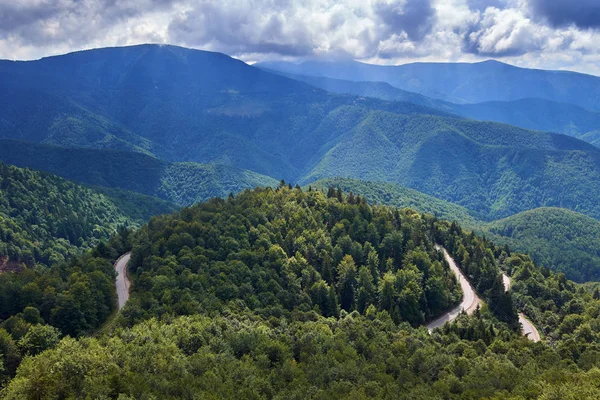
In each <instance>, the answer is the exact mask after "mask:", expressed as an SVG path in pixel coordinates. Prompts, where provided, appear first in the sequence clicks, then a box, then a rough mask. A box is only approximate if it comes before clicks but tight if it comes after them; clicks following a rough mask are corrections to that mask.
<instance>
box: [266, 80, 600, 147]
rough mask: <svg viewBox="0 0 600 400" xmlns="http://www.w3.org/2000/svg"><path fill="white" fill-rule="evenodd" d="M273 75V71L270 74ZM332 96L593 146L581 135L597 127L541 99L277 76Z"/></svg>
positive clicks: (582, 114)
mask: <svg viewBox="0 0 600 400" xmlns="http://www.w3.org/2000/svg"><path fill="white" fill-rule="evenodd" d="M274 72H277V71H274ZM278 73H280V74H282V75H284V76H287V77H289V78H292V79H296V80H299V81H302V82H305V83H308V84H310V85H312V86H315V87H318V88H321V89H324V90H327V91H329V92H333V93H341V94H354V95H358V96H367V97H375V98H378V99H382V100H390V101H407V102H410V103H415V104H420V105H423V106H427V107H431V108H436V109H438V110H441V111H445V112H450V113H453V114H456V115H460V116H463V117H465V118H470V119H476V120H480V121H494V122H501V123H505V124H509V125H514V126H518V127H520V128H525V129H532V130H538V131H545V132H556V133H563V134H566V135H569V136H574V137H578V138H580V139H582V140H586V141H588V142H590V143H593V142H594V141H593V140H588V139H592V137H591V136H590V135H588V136H586V135H585V134H586V133H587V132H589V131H591V130H595V129H598V128H599V127H600V113H598V112H594V111H589V110H586V109H584V108H582V107H578V106H575V105H572V104H567V103H557V102H554V101H550V100H543V99H521V100H515V101H492V102H484V103H476V104H455V103H450V102H447V101H442V100H436V99H433V98H430V97H426V96H423V95H420V94H417V93H412V92H408V91H406V90H402V89H398V88H396V87H394V86H392V85H390V84H388V83H385V82H364V81H363V82H354V81H346V80H341V79H333V78H324V77H315V76H305V75H294V74H287V73H283V72H278Z"/></svg>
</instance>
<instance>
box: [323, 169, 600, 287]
mask: <svg viewBox="0 0 600 400" xmlns="http://www.w3.org/2000/svg"><path fill="white" fill-rule="evenodd" d="M311 187H313V188H318V189H320V190H324V191H327V190H328V189H329V188H330V187H333V188H336V189H337V188H340V189H341V190H343V191H344V192H346V193H350V192H353V193H361V195H362V196H363V197H364V198H365V199H366V200H367V201H369V202H371V203H377V204H385V205H390V206H394V207H399V208H406V207H409V208H413V209H415V210H418V211H419V212H422V213H429V214H432V215H435V216H437V217H438V218H441V219H445V220H448V221H456V222H458V223H459V224H461V225H462V226H463V227H465V228H467V229H470V230H474V231H476V232H478V233H480V234H485V235H486V236H487V237H489V238H490V239H492V240H493V241H494V242H495V243H497V244H500V245H504V244H508V245H509V246H510V247H511V248H512V249H515V250H518V251H522V252H525V253H527V254H529V255H530V256H531V257H532V258H533V260H534V261H535V262H537V263H538V264H539V265H543V266H544V267H546V268H549V269H550V270H552V271H555V272H563V273H564V274H565V275H566V276H567V277H568V278H569V279H573V280H575V281H578V282H586V281H594V280H598V279H600V253H599V251H598V249H599V248H600V222H599V221H598V220H596V219H593V218H590V217H587V216H585V215H582V214H580V213H576V212H573V211H570V210H566V209H562V208H538V209H534V210H528V211H524V212H522V213H518V214H515V215H512V216H510V217H508V218H505V219H501V220H496V221H485V220H483V219H481V218H479V217H478V216H477V214H476V213H474V212H472V211H470V210H468V209H466V208H462V207H459V206H457V205H454V204H452V203H447V202H444V201H442V200H439V199H437V198H435V197H431V196H427V195H425V194H423V193H420V192H417V191H415V190H412V189H407V188H405V187H402V186H399V185H396V184H389V183H382V182H368V181H359V180H355V179H344V178H335V179H324V180H320V181H317V182H314V183H313V184H311Z"/></svg>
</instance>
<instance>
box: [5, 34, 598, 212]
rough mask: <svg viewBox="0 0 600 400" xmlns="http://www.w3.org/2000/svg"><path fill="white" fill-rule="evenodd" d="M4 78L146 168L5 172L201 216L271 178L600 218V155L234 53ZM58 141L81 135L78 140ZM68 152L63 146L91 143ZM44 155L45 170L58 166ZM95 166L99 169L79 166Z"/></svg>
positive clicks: (13, 68)
mask: <svg viewBox="0 0 600 400" xmlns="http://www.w3.org/2000/svg"><path fill="white" fill-rule="evenodd" d="M459 67H460V68H462V67H463V66H457V67H456V68H459ZM448 68H449V69H451V70H452V69H453V68H455V67H448ZM511 71H512V70H511ZM0 74H2V76H3V77H5V78H6V79H3V80H2V82H1V83H0V85H3V87H5V88H6V89H7V90H6V91H0V97H1V96H5V97H6V98H5V100H4V102H5V103H6V104H8V103H10V98H12V95H11V96H9V95H7V94H6V93H21V95H22V96H25V95H24V93H25V94H27V96H29V97H31V98H34V99H35V98H37V97H36V95H35V94H39V96H40V97H44V96H55V97H58V98H60V99H61V101H62V102H63V103H65V104H66V103H67V102H69V104H71V103H72V104H75V105H76V106H77V107H79V108H80V109H84V110H87V111H89V112H90V113H92V114H93V115H94V116H97V117H98V118H103V119H104V120H106V121H107V124H108V125H106V126H108V127H114V135H115V137H117V136H118V137H119V138H120V140H124V141H126V142H127V143H128V146H129V147H127V146H124V147H123V150H128V151H130V153H131V154H135V155H131V156H128V157H125V155H124V154H123V153H120V152H119V151H115V150H114V149H113V150H112V152H109V151H108V150H110V149H106V148H104V147H106V146H104V140H100V142H101V143H96V142H93V141H92V142H90V143H91V145H93V146H94V147H101V148H102V150H106V151H107V152H106V153H94V154H96V156H93V155H92V153H91V152H93V149H88V150H87V151H88V152H87V153H86V152H85V149H83V150H82V149H80V148H77V150H74V151H73V153H78V154H80V155H69V154H67V151H66V150H63V153H62V155H61V156H60V157H58V158H56V159H55V160H54V161H52V162H50V163H45V162H42V161H40V160H38V159H37V157H33V154H30V155H28V154H27V153H26V152H25V151H24V150H23V151H21V153H20V154H21V155H22V156H19V157H14V156H12V155H11V154H10V153H12V151H9V150H3V151H2V150H0V152H2V153H4V155H2V159H4V160H5V161H7V162H14V163H17V162H24V161H23V160H27V164H19V165H29V166H32V167H35V168H41V169H44V168H48V165H44V164H52V165H53V167H52V168H54V169H52V170H50V171H51V172H54V173H58V174H63V176H67V177H68V178H71V179H75V180H79V181H83V182H90V183H95V184H100V185H104V186H111V187H122V188H127V189H131V190H134V191H139V192H142V193H146V194H150V195H156V196H159V197H161V198H164V199H172V200H174V201H176V202H178V204H190V203H192V202H194V201H198V200H202V199H206V198H207V197H209V195H210V196H214V195H227V194H228V193H229V192H235V191H237V190H239V189H241V188H245V187H248V186H255V185H266V184H269V183H267V182H271V183H272V182H273V181H272V180H271V179H270V178H274V179H275V180H276V181H279V180H280V179H285V180H286V181H288V182H292V183H301V184H308V183H310V182H313V181H315V180H318V179H321V178H327V177H339V176H341V177H349V178H357V179H367V180H377V181H384V182H392V183H397V184H400V185H403V186H406V187H410V188H413V189H416V190H419V191H421V192H424V193H426V194H429V195H432V196H435V197H438V198H440V199H442V200H445V201H449V202H453V203H456V204H458V205H460V206H463V207H466V208H468V209H470V210H473V211H475V212H476V213H478V215H483V216H484V217H485V218H488V219H495V218H500V217H506V216H509V215H512V214H514V213H517V212H520V211H525V210H527V209H532V208H537V207H543V206H556V207H564V208H569V209H573V210H575V211H578V212H582V213H584V214H586V215H590V216H593V217H600V208H599V207H600V206H598V204H597V202H596V198H597V195H598V193H600V188H599V187H598V186H599V185H600V183H598V182H600V180H599V179H597V177H598V175H600V163H599V158H598V157H599V153H598V151H599V150H598V149H597V148H596V147H594V146H591V145H588V144H586V143H583V142H581V141H578V140H575V139H570V138H567V137H564V136H561V135H553V134H545V133H537V132H531V131H526V130H523V129H517V128H514V127H512V126H508V125H502V124H494V123H489V122H474V121H468V120H466V119H464V118H461V117H457V116H455V115H452V114H449V113H448V112H447V111H444V110H439V109H435V108H432V107H429V106H426V105H422V104H413V103H408V102H398V101H384V100H379V99H373V98H366V97H362V96H354V95H341V94H332V93H328V92H326V91H324V90H321V89H318V88H315V87H313V86H310V85H308V84H306V83H304V82H299V81H296V80H293V79H290V78H287V77H284V76H279V75H277V74H272V73H269V72H267V71H264V70H261V69H259V68H256V67H253V66H249V65H247V64H244V63H243V62H241V61H238V60H234V59H232V58H230V57H227V56H225V55H223V54H217V53H210V52H202V51H197V50H190V49H184V48H179V47H173V46H156V45H142V46H132V47H124V48H110V49H98V50H91V51H84V52H78V53H73V54H68V55H64V56H57V57H50V58H46V59H42V60H38V61H30V62H8V61H5V62H0ZM559 75H560V74H559ZM565 76H571V75H569V74H566V75H565ZM578 76H579V75H578ZM582 76H583V75H582ZM584 77H585V76H584ZM590 87H591V86H590V85H588V89H589V88H590ZM11 91H12V92H11ZM63 103H60V102H59V100H58V99H57V100H56V101H51V102H43V103H40V104H38V105H39V107H40V109H39V110H37V108H35V109H34V108H28V107H26V105H27V102H24V101H23V102H16V103H15V106H13V108H7V110H9V111H6V110H4V109H2V108H0V119H3V120H5V121H9V122H10V121H15V120H18V121H22V122H21V124H22V125H23V124H25V122H26V121H29V120H32V121H38V120H40V121H42V120H43V121H46V124H50V121H55V119H56V118H57V117H56V116H57V115H61V114H60V109H58V110H57V109H54V108H52V105H53V104H63ZM15 107H16V108H15ZM61 109H62V106H61ZM3 113H4V114H5V115H4V114H3ZM57 113H58V114H57ZM38 114H39V115H42V116H44V115H50V116H51V117H48V118H46V117H44V118H41V117H37V116H36V115H38ZM15 115H18V116H19V118H16V117H15ZM15 118H16V119H15ZM90 118H91V117H90ZM23 121H24V122H23ZM52 123H54V122H52ZM13 125H14V124H13ZM25 125H26V124H25ZM117 127H118V128H119V129H121V130H118V129H117ZM44 129H45V128H44V126H43V125H42V126H41V127H39V129H37V128H36V129H33V130H27V129H25V128H23V129H22V131H23V132H25V131H28V132H30V133H29V134H27V135H21V133H19V132H21V131H18V130H11V131H10V132H12V133H11V134H14V135H13V136H18V137H20V138H21V139H29V141H34V142H37V143H44V142H48V141H50V139H49V138H48V136H44V135H43V134H42V135H41V136H39V137H38V136H35V133H36V132H42V133H43V132H45V130H44ZM107 129H108V128H107ZM108 130H109V131H110V132H113V128H110V129H108ZM84 131H86V132H87V131H88V130H87V129H84ZM59 132H68V133H69V135H70V136H71V135H72V134H71V130H69V129H65V130H64V131H63V130H62V129H59ZM129 133H131V135H134V136H131V135H130V136H127V135H129ZM5 136H6V135H5ZM8 136H10V135H8ZM70 136H69V137H70ZM74 136H77V135H74ZM101 137H104V136H101ZM139 138H142V139H143V141H140V140H138V139H139ZM86 140H87V139H86ZM83 141H85V140H83ZM57 142H58V143H60V144H61V146H63V147H64V146H71V145H79V144H80V142H78V141H77V140H73V141H71V140H65V141H57ZM5 147H6V146H5ZM140 149H141V150H140ZM57 151H58V150H57ZM109 153H110V154H109ZM144 153H146V154H144ZM148 153H151V154H152V155H153V156H154V157H155V158H151V157H150V156H149V154H148ZM38 154H39V156H40V157H42V160H43V157H47V156H44V154H43V152H42V153H38ZM83 154H85V157H82V156H81V155H83ZM98 154H103V156H98ZM6 157H13V158H19V160H21V161H19V160H13V161H9V158H6ZM69 157H81V158H80V161H78V162H75V163H72V164H71V165H70V167H69V168H68V171H67V173H68V174H69V175H64V174H65V172H61V171H60V169H59V168H58V165H59V164H58V163H59V162H62V161H61V159H63V158H66V159H69ZM93 157H96V158H98V159H97V160H96V161H93V162H88V163H87V165H84V164H85V163H83V162H81V160H83V159H84V158H88V159H90V160H92V159H93ZM13 158H11V159H13ZM101 158H106V160H101ZM126 158H130V159H129V160H126ZM133 160H135V161H133ZM179 162H199V163H202V164H218V165H227V166H229V167H228V168H235V169H229V170H227V171H224V170H223V168H226V167H207V166H206V165H205V166H203V167H198V166H197V165H195V164H194V165H192V164H188V165H186V166H183V165H179V164H177V166H178V168H177V170H175V167H174V166H175V165H176V164H175V163H179ZM32 163H35V164H36V165H37V166H36V165H32ZM138 164H139V165H142V166H143V167H142V168H140V167H136V165H138ZM125 167H126V168H125ZM61 168H62V167H61ZM215 168H216V170H213V169H215ZM96 169H99V170H100V171H102V172H98V171H96ZM207 169H208V170H209V171H207ZM241 170H247V171H252V173H255V174H260V175H259V176H257V175H252V174H251V173H250V172H242V171H241ZM123 171H125V172H123ZM165 171H167V172H168V173H167V172H165ZM192 174H194V175H201V176H202V178H201V179H198V180H197V181H195V182H191V181H190V184H189V185H187V186H185V187H184V188H188V189H185V190H184V191H182V192H185V193H182V194H181V197H180V198H179V197H176V195H175V194H174V192H173V191H172V190H171V189H170V188H173V187H175V186H173V184H171V183H169V182H173V183H176V184H179V183H180V182H183V181H185V180H188V179H190V177H191V175H192ZM222 175H225V176H227V177H228V178H227V180H228V181H229V182H232V183H231V184H227V185H225V186H226V187H223V188H218V189H217V190H213V191H210V190H206V189H209V188H210V187H209V186H212V184H210V185H209V184H207V185H205V186H203V182H207V181H210V177H211V176H215V177H216V178H215V180H214V182H220V181H221V180H222V179H221V177H222ZM238 175H243V176H244V177H243V179H242V181H243V184H237V183H236V181H237V179H238V178H236V176H238ZM264 176H267V177H270V178H269V179H268V180H267V178H265V177H264ZM206 192H209V193H208V195H207V194H206Z"/></svg>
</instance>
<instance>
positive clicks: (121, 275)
mask: <svg viewBox="0 0 600 400" xmlns="http://www.w3.org/2000/svg"><path fill="white" fill-rule="evenodd" d="M130 259H131V252H129V253H125V254H123V255H122V256H121V257H119V259H118V260H117V261H116V262H115V271H117V280H116V286H117V297H118V299H119V310H120V309H122V308H123V306H124V305H125V303H126V302H127V300H129V286H130V285H131V283H130V282H129V279H128V278H127V264H128V263H129V260H130Z"/></svg>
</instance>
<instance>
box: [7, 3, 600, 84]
mask: <svg viewBox="0 0 600 400" xmlns="http://www.w3.org/2000/svg"><path fill="white" fill-rule="evenodd" d="M599 8H600V1H599V0H569V2H567V1H566V0H218V1H217V0H0V58H10V59H32V58H39V57H41V56H46V55H52V54H61V53H65V52H69V51H74V50H80V49H85V48H93V47H105V46H120V45H129V44H138V43H147V42H153V43H170V44H175V45H182V46H187V47H193V48H198V49H204V50H212V51H219V52H223V53H226V54H229V55H231V56H234V57H238V58H241V59H243V60H251V61H260V60H264V59H276V58H286V59H305V58H314V57H327V58H352V59H359V60H364V61H367V62H376V63H382V64H396V63H403V62H412V61H478V60H481V59H485V58H488V57H494V58H502V59H503V60H506V61H508V62H512V63H518V64H520V65H523V66H529V65H531V66H537V67H539V66H542V67H543V66H546V65H547V66H552V67H553V68H571V69H578V70H580V71H587V72H595V73H599V72H600V67H599V66H598V62H597V61H598V58H599V57H600V30H597V29H592V28H595V27H596V26H597V25H598V24H599V23H600V16H598V9H599Z"/></svg>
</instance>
